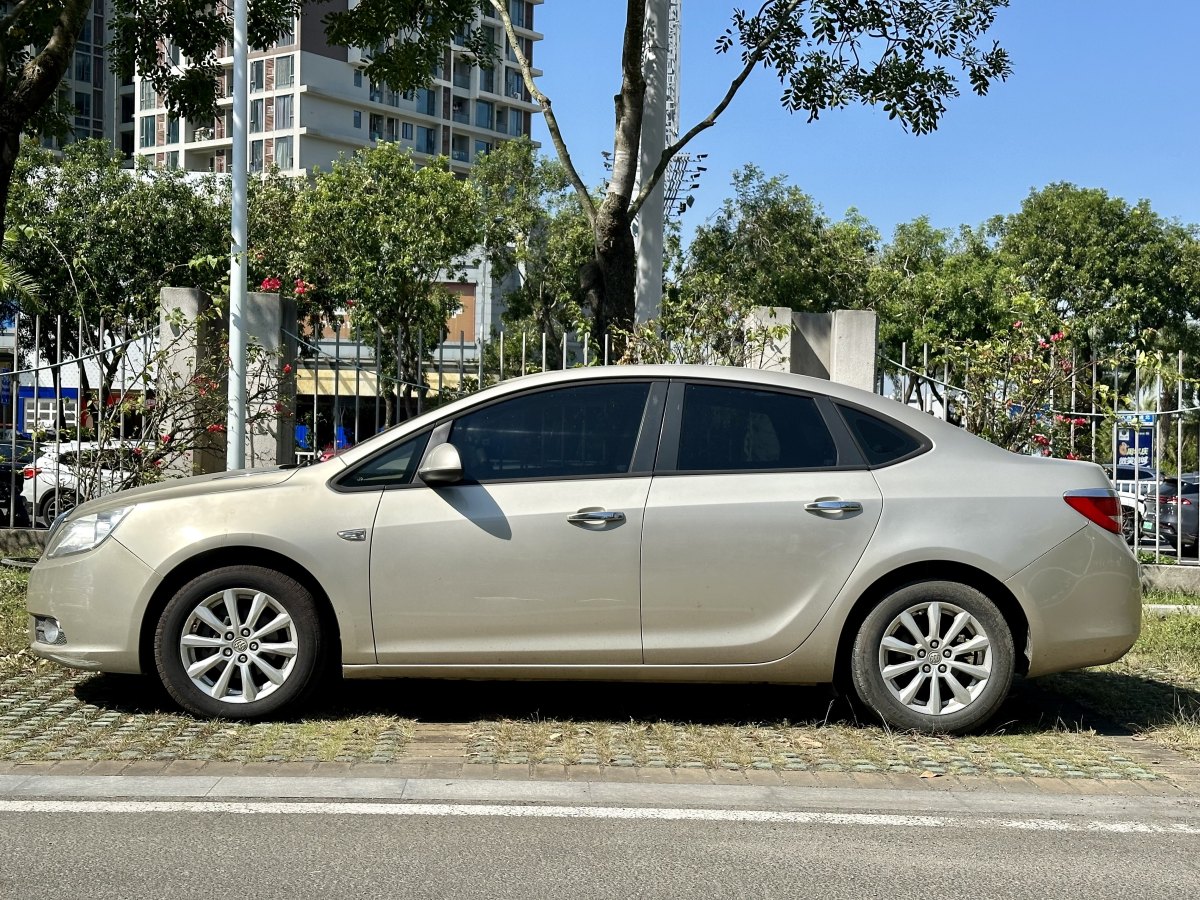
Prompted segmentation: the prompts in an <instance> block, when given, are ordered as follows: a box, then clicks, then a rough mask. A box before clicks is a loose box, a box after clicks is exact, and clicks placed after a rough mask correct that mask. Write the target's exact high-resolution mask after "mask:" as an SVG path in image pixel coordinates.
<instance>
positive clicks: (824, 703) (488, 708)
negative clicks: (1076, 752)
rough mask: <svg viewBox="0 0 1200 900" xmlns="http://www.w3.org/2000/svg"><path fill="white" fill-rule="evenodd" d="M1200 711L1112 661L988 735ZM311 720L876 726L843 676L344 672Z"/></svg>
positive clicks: (134, 710) (1007, 711)
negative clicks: (767, 681)
mask: <svg viewBox="0 0 1200 900" xmlns="http://www.w3.org/2000/svg"><path fill="white" fill-rule="evenodd" d="M75 694H76V697H77V698H78V699H79V700H80V701H82V702H84V703H87V704H91V705H94V706H97V707H100V708H103V709H106V710H109V711H114V712H122V713H127V714H141V715H145V714H171V713H178V712H179V709H178V707H177V706H176V705H175V703H174V702H173V701H172V700H171V698H170V696H168V694H167V693H166V691H165V690H163V688H162V687H161V685H159V684H158V682H157V680H155V679H153V678H148V677H139V676H131V675H94V676H91V677H89V678H85V679H83V680H82V681H80V682H79V683H78V684H77V685H76V687H75ZM1181 711H1182V712H1184V713H1190V714H1192V715H1196V714H1200V692H1197V691H1195V690H1191V689H1188V688H1182V687H1178V686H1174V685H1171V684H1168V683H1165V682H1160V681H1154V680H1151V679H1147V678H1141V677H1137V676H1132V675H1126V674H1121V673H1117V672H1111V671H1104V670H1091V671H1082V672H1070V673H1065V674H1063V675H1054V676H1049V677H1046V678H1041V679H1033V680H1029V681H1026V680H1022V679H1018V680H1017V681H1016V683H1015V684H1014V685H1013V689H1012V692H1011V694H1010V696H1009V698H1008V699H1007V700H1006V701H1005V702H1004V704H1003V705H1002V706H1001V708H1000V710H999V711H998V712H997V714H996V715H995V716H994V717H993V718H992V720H991V721H990V722H989V723H988V724H987V726H986V727H985V728H984V729H983V733H985V734H1032V733H1039V732H1046V731H1063V730H1067V731H1081V730H1094V731H1096V732H1097V733H1099V734H1103V735H1128V734H1131V733H1136V732H1138V731H1142V730H1145V729H1147V728H1151V727H1154V726H1156V725H1162V724H1167V723H1170V722H1172V721H1174V720H1175V719H1176V717H1177V716H1178V715H1179V713H1180V712H1181ZM302 715H303V718H305V719H308V720H310V721H311V720H314V719H318V720H319V719H327V720H337V719H344V718H350V717H354V716H364V715H393V716H400V717H404V718H412V719H416V720H417V721H420V722H423V723H427V724H439V723H440V724H462V723H470V722H477V721H489V720H501V719H514V720H530V719H532V720H558V721H574V722H588V721H609V722H623V723H628V722H632V723H637V724H646V723H652V722H667V723H674V724H695V725H714V726H721V725H762V724H779V723H784V722H787V723H790V724H793V725H801V724H808V725H820V724H830V725H833V724H837V725H856V724H860V725H876V724H878V720H877V719H876V718H875V717H874V716H873V715H872V714H871V713H870V712H869V711H864V710H862V709H861V708H860V707H859V706H858V704H855V703H852V702H850V700H849V699H848V698H847V697H845V696H844V695H840V694H839V693H838V692H837V691H836V690H834V689H833V688H832V687H831V686H828V685H825V686H801V687H795V686H787V685H761V684H759V685H752V684H751V685H747V684H738V685H729V684H639V683H628V682H575V681H559V682H535V681H443V680H434V679H397V680H389V681H347V680H342V679H336V680H333V681H331V682H330V683H329V684H327V685H326V686H324V688H323V689H322V690H321V691H319V692H318V693H317V695H316V696H315V697H314V698H313V699H312V700H311V701H310V702H309V704H308V705H307V706H306V708H305V709H304V710H303V713H302Z"/></svg>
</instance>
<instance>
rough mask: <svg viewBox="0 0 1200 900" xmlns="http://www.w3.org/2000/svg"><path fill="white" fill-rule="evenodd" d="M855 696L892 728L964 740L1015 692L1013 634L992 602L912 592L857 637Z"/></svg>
mask: <svg viewBox="0 0 1200 900" xmlns="http://www.w3.org/2000/svg"><path fill="white" fill-rule="evenodd" d="M852 654H853V655H852V658H851V668H850V674H851V678H852V680H853V684H854V689H855V693H857V694H858V697H859V699H860V700H862V701H863V703H865V704H866V705H867V706H869V707H870V708H871V709H872V710H873V711H874V712H875V713H876V714H877V715H878V716H879V717H880V718H881V719H882V720H883V721H884V722H885V723H886V724H888V725H889V726H891V727H893V728H899V729H903V730H910V731H925V732H961V731H968V730H970V729H972V728H975V727H977V726H979V725H981V724H983V723H984V722H985V721H987V719H988V718H990V717H991V716H992V714H993V713H995V711H996V709H997V708H998V707H999V706H1000V704H1001V703H1002V702H1003V701H1004V698H1005V697H1007V696H1008V690H1009V687H1010V686H1011V685H1012V678H1013V670H1014V652H1013V639H1012V631H1011V629H1009V627H1008V623H1007V622H1006V621H1005V619H1004V615H1003V614H1002V613H1001V612H1000V610H999V608H997V606H996V604H995V603H993V602H992V600H991V599H989V598H988V597H987V596H986V595H984V594H983V593H981V592H980V591H978V590H976V589H975V588H972V587H968V586H967V585H964V584H959V583H956V582H950V581H926V582H920V583H916V584H910V585H906V586H905V587H902V588H900V589H899V590H897V591H895V592H893V593H892V594H890V595H889V596H888V597H887V598H886V599H885V600H884V601H883V602H882V603H880V604H879V605H878V606H877V607H875V609H873V610H872V611H871V612H870V614H869V615H868V616H867V618H866V619H865V620H864V621H863V624H862V626H861V627H860V628H859V630H858V635H857V636H856V638H855V641H854V646H853V650H852Z"/></svg>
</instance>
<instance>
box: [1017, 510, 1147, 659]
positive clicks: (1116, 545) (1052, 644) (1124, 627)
mask: <svg viewBox="0 0 1200 900" xmlns="http://www.w3.org/2000/svg"><path fill="white" fill-rule="evenodd" d="M1005 583H1006V584H1007V585H1008V587H1009V589H1010V590H1012V592H1013V594H1015V595H1016V597H1017V600H1018V601H1020V603H1021V606H1022V608H1023V609H1024V610H1025V616H1026V618H1027V619H1028V620H1029V654H1030V655H1029V671H1028V674H1029V675H1031V676H1033V675H1047V674H1050V673H1051V672H1063V671H1066V670H1068V669H1079V668H1083V667H1085V666H1099V665H1103V664H1105V663H1110V662H1113V661H1114V660H1118V659H1120V658H1121V657H1122V656H1124V655H1125V653H1126V652H1128V650H1129V648H1130V647H1132V646H1133V644H1134V641H1136V640H1137V637H1138V634H1139V632H1140V631H1141V627H1142V586H1141V582H1140V581H1139V579H1138V565H1137V560H1136V559H1135V558H1134V556H1133V554H1132V553H1131V552H1130V550H1129V547H1128V546H1127V545H1126V544H1125V543H1124V541H1123V539H1122V538H1120V537H1118V536H1117V535H1114V534H1110V533H1109V532H1107V531H1103V530H1101V529H1100V528H1099V527H1097V526H1095V525H1087V526H1085V527H1084V528H1083V529H1081V530H1080V531H1078V532H1076V533H1075V534H1074V535H1072V536H1071V537H1069V538H1067V539H1066V540H1065V541H1063V542H1062V543H1061V544H1059V545H1058V546H1057V547H1055V548H1054V549H1053V550H1051V551H1050V552H1048V553H1046V554H1045V555H1043V556H1042V557H1040V558H1039V559H1037V560H1035V561H1034V562H1033V563H1031V564H1030V565H1028V566H1026V567H1025V568H1024V569H1022V570H1021V571H1020V572H1018V573H1017V574H1016V575H1014V576H1012V577H1011V578H1009V579H1008V581H1007V582H1005Z"/></svg>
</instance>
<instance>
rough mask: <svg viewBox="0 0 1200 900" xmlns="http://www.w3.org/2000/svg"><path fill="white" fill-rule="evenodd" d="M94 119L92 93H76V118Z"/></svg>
mask: <svg viewBox="0 0 1200 900" xmlns="http://www.w3.org/2000/svg"><path fill="white" fill-rule="evenodd" d="M91 117H92V94H91V91H76V92H75V118H76V120H79V119H91Z"/></svg>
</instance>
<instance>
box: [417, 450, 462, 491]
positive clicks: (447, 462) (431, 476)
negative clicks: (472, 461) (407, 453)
mask: <svg viewBox="0 0 1200 900" xmlns="http://www.w3.org/2000/svg"><path fill="white" fill-rule="evenodd" d="M417 477H418V478H420V479H421V480H422V481H423V482H425V483H426V484H428V485H429V486H431V487H438V486H439V485H447V484H458V482H460V481H462V477H463V469H462V457H461V456H459V455H458V448H456V447H455V446H454V445H453V444H448V443H447V444H438V445H437V446H436V447H434V448H433V449H432V450H430V451H429V453H428V454H427V455H426V456H425V462H424V463H423V464H422V466H421V468H419V469H418V470H417Z"/></svg>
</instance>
